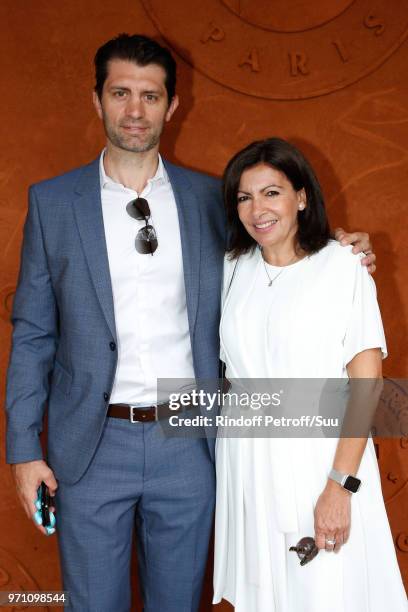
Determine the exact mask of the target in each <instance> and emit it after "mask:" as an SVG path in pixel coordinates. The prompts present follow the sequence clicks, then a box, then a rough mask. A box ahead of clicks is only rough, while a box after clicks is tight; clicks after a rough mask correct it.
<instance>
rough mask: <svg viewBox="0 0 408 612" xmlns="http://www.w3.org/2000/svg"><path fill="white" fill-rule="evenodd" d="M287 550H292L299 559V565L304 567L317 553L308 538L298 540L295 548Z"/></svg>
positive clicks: (317, 550) (312, 540) (313, 543)
mask: <svg viewBox="0 0 408 612" xmlns="http://www.w3.org/2000/svg"><path fill="white" fill-rule="evenodd" d="M289 550H293V551H294V552H296V553H297V556H298V557H299V559H300V565H306V563H309V561H312V560H313V559H314V558H315V556H316V555H317V553H318V552H319V549H318V548H317V546H316V542H315V541H314V539H313V538H308V537H306V538H302V539H301V540H299V542H298V543H297V544H296V546H291V547H290V548H289Z"/></svg>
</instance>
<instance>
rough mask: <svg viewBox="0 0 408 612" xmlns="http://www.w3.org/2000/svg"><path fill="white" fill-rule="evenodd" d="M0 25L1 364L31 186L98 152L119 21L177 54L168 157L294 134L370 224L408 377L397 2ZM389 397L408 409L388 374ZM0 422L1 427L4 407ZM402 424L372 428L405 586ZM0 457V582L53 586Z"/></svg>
mask: <svg viewBox="0 0 408 612" xmlns="http://www.w3.org/2000/svg"><path fill="white" fill-rule="evenodd" d="M0 24H1V25H0V28H1V31H0V58H1V60H0V61H1V71H0V74H1V80H2V88H1V92H2V93H1V96H0V105H1V108H0V117H1V126H2V143H3V145H2V148H1V151H0V156H1V164H0V184H1V190H0V201H1V209H0V215H1V216H0V219H1V221H0V222H1V226H0V256H1V261H2V269H1V280H0V326H1V334H2V340H3V341H2V343H1V368H2V373H4V372H5V368H6V364H7V359H8V351H9V339H10V332H11V326H10V323H9V316H10V308H11V304H12V299H13V291H14V287H15V282H16V275H17V271H18V263H19V249H20V244H21V231H22V225H23V222H24V218H25V214H26V192H27V187H28V185H29V184H30V183H33V182H35V181H39V180H41V179H44V178H46V177H50V176H52V175H55V174H58V173H61V172H64V171H66V170H68V169H70V168H72V167H74V166H78V165H80V164H83V163H85V162H87V161H88V160H90V159H92V158H94V157H96V155H97V154H98V153H99V151H100V149H101V147H102V146H103V136H102V131H101V127H100V125H99V121H98V119H97V117H96V116H95V114H94V112H93V109H92V106H91V90H92V87H93V74H92V60H93V55H94V52H95V50H96V48H97V47H98V46H99V45H100V44H102V43H103V42H104V41H105V40H107V39H108V38H110V37H112V36H114V35H115V34H117V33H119V32H123V31H127V32H142V33H145V34H147V35H151V36H156V37H159V39H161V40H162V41H163V38H165V39H167V41H168V42H169V44H170V46H171V47H172V48H173V49H175V50H176V52H177V58H178V61H179V93H180V96H181V109H180V111H178V112H177V117H176V118H175V119H174V121H173V122H172V124H171V125H169V126H168V129H167V132H166V135H165V137H164V140H163V151H164V153H165V154H166V155H167V156H168V157H169V158H170V159H171V160H172V161H175V162H179V163H182V164H185V165H187V166H190V167H192V168H196V169H199V170H203V171H206V172H209V173H212V174H216V175H219V174H220V173H221V172H222V169H223V167H224V165H225V163H226V161H227V160H228V159H229V157H230V156H231V155H232V153H233V152H234V151H236V150H237V149H238V148H239V147H242V146H243V145H244V144H246V143H248V142H249V141H251V140H253V139H256V138H261V137H265V136H267V135H281V136H284V137H289V138H291V139H293V140H294V141H295V142H297V143H298V144H300V145H301V147H302V148H303V150H304V151H305V153H306V154H307V155H308V156H309V157H310V159H311V161H312V162H313V164H314V166H315V168H316V169H317V171H318V175H319V177H320V178H321V182H322V184H323V186H324V189H325V193H326V197H327V202H328V207H329V211H330V216H331V220H332V224H333V226H337V225H341V226H344V227H347V228H353V229H360V228H363V229H364V230H366V231H368V232H370V234H371V236H372V238H373V242H374V245H375V251H376V253H377V255H378V270H377V273H376V275H375V280H376V283H377V287H378V290H379V298H380V302H381V307H382V312H383V317H384V322H385V327H386V332H387V337H388V344H389V352H390V357H389V358H388V359H387V360H386V362H385V374H386V375H387V376H390V377H401V378H402V377H404V376H407V372H408V361H407V359H408V357H407V352H406V335H407V326H406V313H407V308H408V291H407V281H408V266H407V263H408V256H407V255H408V242H407V240H406V228H407V222H406V219H407V198H408V196H407V193H408V81H407V69H406V67H407V64H408V47H407V43H406V42H405V37H406V34H407V27H408V12H407V10H406V2H405V0H391V1H390V0H354V1H353V0H321V2H314V3H310V2H308V1H306V0H284V1H283V0H281V1H274V0H269V1H268V0H264V1H261V0H257V1H250V0H206V1H205V2H202V0H172V1H171V2H169V0H150V1H148V0H121V2H115V1H113V0H104V2H100V0H86V1H84V0H59V1H58V2H54V1H52V0H2V2H1V3H0ZM1 391H2V394H3V397H4V375H2V377H1ZM387 401H388V402H389V406H391V407H393V408H395V409H397V408H399V409H401V408H402V409H405V410H406V409H407V402H406V393H405V392H404V390H403V389H402V390H401V389H400V388H399V387H397V386H396V385H391V386H390V387H389V394H388V400H387ZM401 414H402V413H401ZM405 414H406V413H405ZM0 430H1V431H0V434H1V436H2V439H3V435H4V419H3V416H2V417H1V419H0ZM404 433H405V436H404ZM407 436H408V431H407V430H405V431H403V430H402V431H401V438H399V439H395V440H392V441H390V440H388V441H385V440H377V452H378V457H379V463H380V468H381V474H382V482H383V489H384V495H385V499H386V505H387V510H388V513H389V517H390V521H391V525H392V531H393V536H394V541H395V545H396V550H397V554H398V560H399V563H400V567H401V569H402V572H403V574H404V579H405V583H406V586H407V587H408V484H407V481H408V437H407ZM0 460H1V462H0V490H1V496H0V590H14V589H20V588H24V589H34V590H35V589H42V590H46V589H47V590H48V589H57V588H59V570H58V565H57V551H56V542H55V539H54V538H51V539H46V538H43V537H42V536H41V535H40V534H37V532H36V531H35V530H34V528H33V527H32V526H31V524H30V523H29V522H28V521H27V520H26V518H25V516H24V515H23V512H22V510H21V509H20V507H19V505H18V502H17V499H16V496H15V494H14V490H13V485H12V481H11V477H10V473H9V469H8V467H6V466H5V465H4V449H3V445H1V448H0ZM209 575H210V570H209ZM209 596H210V582H208V585H207V594H206V595H205V597H204V600H205V601H204V602H203V610H210V609H211V606H210V603H209V601H210V599H209ZM135 609H136V608H135ZM137 609H140V608H139V607H138V606H137ZM218 609H220V610H221V609H225V608H223V607H220V608H218Z"/></svg>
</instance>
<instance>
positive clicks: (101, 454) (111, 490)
mask: <svg viewBox="0 0 408 612" xmlns="http://www.w3.org/2000/svg"><path fill="white" fill-rule="evenodd" d="M51 467H52V466H51ZM214 502H215V472H214V465H213V462H212V461H211V458H210V455H209V452H208V448H207V442H206V440H205V439H201V438H200V439H187V438H176V437H171V438H170V437H165V436H164V435H163V433H162V429H161V426H160V423H156V422H153V423H139V422H137V423H131V422H129V421H126V420H122V419H117V418H107V419H106V422H105V425H104V430H103V435H102V436H101V439H100V442H99V445H98V447H97V450H96V452H95V455H94V457H93V459H92V461H91V463H90V465H89V467H88V469H87V471H86V472H85V474H84V475H83V476H82V478H81V479H80V480H79V481H78V482H76V483H74V484H66V483H64V482H62V481H61V482H59V487H58V490H57V494H56V499H55V505H56V511H57V533H58V542H59V548H60V559H61V570H62V577H63V587H64V590H66V591H68V592H69V598H70V603H69V605H68V607H67V608H66V609H67V610H69V611H75V612H112V611H113V610H114V611H115V612H128V611H129V610H130V605H131V603H130V602H131V593H130V561H131V553H132V550H131V545H132V535H133V530H134V528H136V542H137V553H138V560H139V577H140V583H141V584H140V587H141V592H142V597H143V601H144V611H145V612H193V611H197V610H198V609H199V604H200V595H201V589H202V582H203V578H204V572H205V566H206V559H207V554H208V542H209V538H210V533H211V527H212V521H213V511H214Z"/></svg>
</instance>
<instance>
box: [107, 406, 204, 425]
mask: <svg viewBox="0 0 408 612" xmlns="http://www.w3.org/2000/svg"><path fill="white" fill-rule="evenodd" d="M191 408H192V406H189V407H187V408H186V407H185V406H183V409H184V410H185V409H187V410H188V409H190V410H191ZM184 410H183V411H184ZM183 411H182V410H181V409H180V408H177V409H176V410H175V409H174V408H173V409H170V407H169V404H168V402H167V403H165V404H159V405H158V406H147V407H146V408H139V407H138V406H131V405H130V404H109V406H108V412H107V416H108V417H113V418H115V419H125V420H126V421H130V422H131V423H150V422H152V421H159V420H160V419H167V418H168V417H170V416H172V415H177V414H180V413H181V412H183Z"/></svg>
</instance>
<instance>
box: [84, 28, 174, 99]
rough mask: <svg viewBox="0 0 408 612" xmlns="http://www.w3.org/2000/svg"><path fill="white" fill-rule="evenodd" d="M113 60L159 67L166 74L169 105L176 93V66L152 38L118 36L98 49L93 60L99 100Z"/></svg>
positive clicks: (137, 35)
mask: <svg viewBox="0 0 408 612" xmlns="http://www.w3.org/2000/svg"><path fill="white" fill-rule="evenodd" d="M113 59H121V60H127V61H130V62H134V63H135V64H138V66H147V65H148V64H156V65H157V66H161V67H162V68H163V69H164V71H165V73H166V80H165V85H166V90H167V97H168V102H169V104H170V102H171V100H172V99H173V98H174V95H175V93H176V69H177V66H176V62H175V60H174V58H173V56H172V54H171V53H170V51H169V50H168V49H166V48H165V47H162V46H161V45H159V43H158V42H156V41H155V40H153V39H152V38H148V37H147V36H142V35H140V34H132V35H129V34H118V35H117V36H116V37H115V38H112V39H111V40H108V41H107V42H106V43H105V44H104V45H102V47H99V49H98V51H97V52H96V55H95V59H94V63H95V80H96V83H95V91H96V93H97V95H98V98H99V99H100V100H101V99H102V90H103V85H104V83H105V81H106V77H107V76H108V62H109V61H110V60H113Z"/></svg>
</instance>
